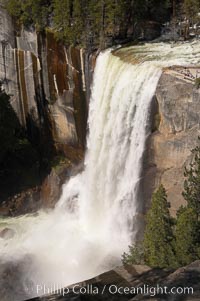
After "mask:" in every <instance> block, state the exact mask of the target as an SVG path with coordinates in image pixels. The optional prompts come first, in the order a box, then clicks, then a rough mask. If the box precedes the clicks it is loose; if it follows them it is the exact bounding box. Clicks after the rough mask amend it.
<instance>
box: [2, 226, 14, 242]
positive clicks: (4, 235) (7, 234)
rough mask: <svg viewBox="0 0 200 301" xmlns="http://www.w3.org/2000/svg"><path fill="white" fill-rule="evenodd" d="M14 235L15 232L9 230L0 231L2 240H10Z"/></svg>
mask: <svg viewBox="0 0 200 301" xmlns="http://www.w3.org/2000/svg"><path fill="white" fill-rule="evenodd" d="M14 235H15V231H14V230H13V229H10V228H4V229H3V230H1V231H0V237H1V238H3V239H10V238H12V237H13V236H14Z"/></svg>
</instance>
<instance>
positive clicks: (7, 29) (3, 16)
mask: <svg viewBox="0 0 200 301" xmlns="http://www.w3.org/2000/svg"><path fill="white" fill-rule="evenodd" d="M0 24H1V26H0V84H1V87H2V89H3V90H4V91H5V92H6V93H7V94H8V95H9V96H10V100H9V101H10V103H11V105H12V108H13V109H14V111H15V113H16V115H17V118H18V119H19V121H20V124H21V126H22V127H23V128H24V129H25V131H26V133H27V137H28V140H29V141H30V142H31V144H32V145H33V147H34V148H35V149H36V150H37V152H38V153H39V157H40V161H41V162H40V163H41V165H42V166H43V165H45V166H46V165H48V166H50V165H51V163H49V162H50V161H51V160H53V158H54V157H55V156H63V155H64V156H65V157H66V158H67V160H65V161H66V162H65V163H66V164H62V166H61V172H60V171H57V174H58V175H59V178H61V181H59V183H60V185H59V187H58V190H60V187H61V185H62V184H63V182H64V181H65V178H66V177H64V176H63V165H64V166H65V167H66V168H65V169H66V174H68V172H67V170H69V168H71V167H72V166H74V164H75V165H76V164H77V163H79V162H80V161H81V160H82V158H83V153H84V148H85V140H86V127H87V114H88V99H89V96H90V85H91V81H92V73H93V68H94V63H95V56H96V55H95V54H93V55H91V54H90V53H88V52H86V51H85V50H83V49H80V48H73V47H69V48H66V47H64V46H63V44H61V43H59V42H58V41H56V40H55V38H54V35H53V33H52V32H51V31H50V30H49V31H46V32H45V33H37V32H36V31H35V30H34V29H31V28H30V29H25V28H23V27H21V28H20V27H19V26H18V25H16V24H14V21H13V20H12V18H11V17H10V16H9V15H8V13H7V11H6V10H4V9H3V8H2V7H0ZM45 160H46V161H49V162H44V161H45ZM52 164H53V165H54V163H52ZM41 168H43V167H41ZM49 172H50V170H49V167H48V172H47V173H49ZM42 173H44V172H43V171H42ZM57 174H56V175H55V172H54V171H52V172H51V174H50V176H48V178H46V180H45V181H44V185H43V186H42V188H41V198H42V199H43V200H44V199H45V200H47V199H48V198H52V195H49V194H51V193H50V190H51V189H50V187H49V185H51V184H52V181H54V182H55V183H57ZM41 178H42V179H41V181H43V179H44V176H43V175H42V176H41ZM50 183H51V184H50ZM55 183H54V185H53V186H55ZM25 189H27V188H25ZM34 189H36V190H37V192H38V189H39V190H40V188H38V187H37V188H36V187H35V188H34ZM56 191H57V189H56ZM27 193H28V195H32V194H33V195H34V193H35V192H34V191H32V192H31V191H29V190H28V191H27ZM27 193H25V194H27ZM22 194H23V193H22ZM59 194H60V192H58V193H54V194H53V197H54V198H55V200H54V203H55V202H56V200H57V198H58V197H59ZM39 195H40V194H39ZM8 196H11V200H10V202H11V203H13V204H14V203H16V204H17V202H18V203H20V204H23V203H26V204H27V201H26V199H27V198H26V197H23V196H22V195H21V193H20V190H19V189H17V187H16V193H15V196H14V199H12V197H13V193H10V195H9V193H8ZM33 199H35V198H33ZM37 199H38V195H37ZM3 200H5V198H3ZM1 202H2V197H1ZM4 203H5V202H4ZM28 203H30V202H28ZM31 203H32V201H31ZM33 203H34V202H33ZM47 203H49V202H47ZM13 204H10V206H11V208H12V207H13ZM10 206H8V207H9V208H10ZM38 206H41V204H40V205H38ZM38 206H36V207H38ZM3 207H4V206H3ZM17 207H18V205H17ZM23 207H24V205H22V206H21V205H20V206H19V208H20V209H19V211H20V212H21V213H22V212H23V211H24V210H23ZM25 207H27V206H25ZM28 207H29V205H28ZM30 207H31V208H32V207H34V208H35V205H34V206H32V205H31V206H30ZM1 209H2V208H1ZM2 210H3V212H4V213H5V214H7V212H8V208H7V209H2ZM2 210H1V211H2ZM9 210H10V209H9ZM21 210H22V211H21ZM14 211H16V210H15V209H14ZM14 211H13V212H14Z"/></svg>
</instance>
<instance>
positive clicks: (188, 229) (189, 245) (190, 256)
mask: <svg viewBox="0 0 200 301" xmlns="http://www.w3.org/2000/svg"><path fill="white" fill-rule="evenodd" d="M198 229H199V223H198V221H197V218H196V212H195V211H194V209H193V208H189V207H184V208H183V207H182V208H181V210H180V211H179V212H178V214H177V225H176V230H175V239H176V244H175V246H176V247H175V250H176V258H177V262H178V263H179V264H180V265H181V266H183V265H187V264H189V263H191V262H192V261H194V260H196V259H198V257H199V239H198V237H199V230H198Z"/></svg>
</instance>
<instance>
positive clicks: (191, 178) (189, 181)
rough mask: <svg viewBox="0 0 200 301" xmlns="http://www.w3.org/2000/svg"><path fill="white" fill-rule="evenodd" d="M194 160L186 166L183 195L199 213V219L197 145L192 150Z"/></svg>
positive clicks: (199, 151)
mask: <svg viewBox="0 0 200 301" xmlns="http://www.w3.org/2000/svg"><path fill="white" fill-rule="evenodd" d="M199 140H200V138H199ZM191 152H192V154H193V155H194V160H193V162H192V163H191V164H190V167H189V168H185V172H184V176H185V178H186V179H185V182H184V191H183V197H184V199H185V200H186V201H187V204H188V206H189V207H190V208H193V209H194V211H195V213H196V214H197V219H199V218H200V146H197V147H196V148H194V149H193V150H192V151H191Z"/></svg>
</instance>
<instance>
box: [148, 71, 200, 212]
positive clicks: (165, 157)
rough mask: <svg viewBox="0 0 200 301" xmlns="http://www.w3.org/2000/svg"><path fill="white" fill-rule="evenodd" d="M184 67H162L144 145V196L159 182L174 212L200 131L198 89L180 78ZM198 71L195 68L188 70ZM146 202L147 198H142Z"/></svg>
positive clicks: (179, 200) (180, 197) (180, 200)
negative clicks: (151, 131)
mask: <svg viewBox="0 0 200 301" xmlns="http://www.w3.org/2000/svg"><path fill="white" fill-rule="evenodd" d="M181 69H182V72H183V73H184V72H185V71H184V68H179V70H176V68H172V69H171V70H165V71H164V72H163V74H162V76H161V78H160V80H159V83H158V86H157V89H156V93H155V97H154V99H153V105H152V108H153V115H154V122H153V133H152V135H151V136H150V138H149V141H148V145H147V157H146V159H145V166H146V168H145V171H144V173H145V181H144V182H145V184H144V190H145V194H146V200H149V199H150V196H151V194H152V191H153V190H154V189H155V188H156V187H158V185H159V184H160V183H162V184H163V185H164V186H165V188H166V189H167V193H168V199H169V201H170V202H171V212H172V214H173V215H174V214H175V212H176V210H177V209H178V208H179V206H180V205H181V204H183V203H184V200H183V197H182V194H181V193H182V190H183V183H184V168H185V166H188V165H189V163H190V162H191V161H192V154H191V149H193V148H194V147H195V146H196V145H197V143H198V136H199V134H200V127H199V121H200V120H199V112H200V91H199V89H197V88H196V87H195V85H194V81H192V80H188V79H186V77H185V78H184V76H181V75H180V74H181V73H180V72H181ZM196 72H198V68H196V69H195V68H194V69H191V70H190V73H191V74H192V73H194V74H195V73H196ZM146 204H147V206H148V205H149V202H148V201H147V202H146Z"/></svg>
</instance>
